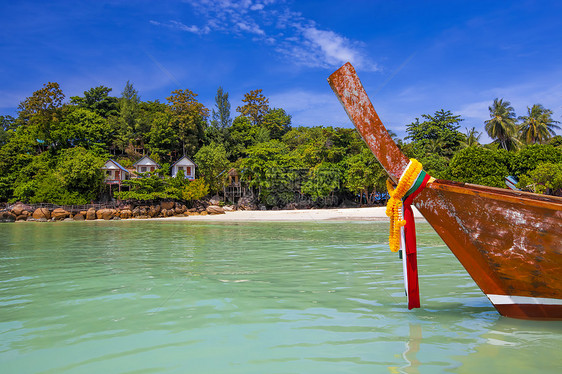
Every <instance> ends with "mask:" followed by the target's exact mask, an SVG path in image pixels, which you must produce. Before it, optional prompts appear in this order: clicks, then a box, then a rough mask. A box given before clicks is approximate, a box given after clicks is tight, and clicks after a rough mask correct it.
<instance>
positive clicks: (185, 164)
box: [172, 156, 197, 180]
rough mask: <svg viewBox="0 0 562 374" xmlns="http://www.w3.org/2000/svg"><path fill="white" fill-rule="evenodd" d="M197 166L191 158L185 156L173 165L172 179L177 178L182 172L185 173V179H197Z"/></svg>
mask: <svg viewBox="0 0 562 374" xmlns="http://www.w3.org/2000/svg"><path fill="white" fill-rule="evenodd" d="M196 167H197V165H196V164H195V162H193V161H192V160H191V159H190V158H189V157H187V156H183V157H182V158H180V159H179V160H177V161H176V162H175V163H174V164H173V165H172V177H173V178H175V177H176V176H177V175H178V174H181V173H180V171H183V175H184V177H185V178H187V179H189V180H194V179H195V168H196Z"/></svg>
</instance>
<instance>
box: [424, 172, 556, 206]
mask: <svg viewBox="0 0 562 374" xmlns="http://www.w3.org/2000/svg"><path fill="white" fill-rule="evenodd" d="M426 188H433V189H440V190H449V191H453V192H457V193H462V194H466V195H470V194H474V195H480V196H482V197H488V198H492V199H495V200H504V201H510V202H514V203H519V204H521V203H525V204H529V205H533V206H540V207H543V208H547V209H552V210H562V197H559V196H551V195H540V194H536V193H533V192H526V191H514V190H509V189H506V188H505V189H504V188H497V187H488V186H481V185H478V184H471V183H462V182H453V181H449V180H443V179H436V180H435V181H434V182H433V183H431V184H428V185H427V186H426Z"/></svg>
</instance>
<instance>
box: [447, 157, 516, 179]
mask: <svg viewBox="0 0 562 374" xmlns="http://www.w3.org/2000/svg"><path fill="white" fill-rule="evenodd" d="M509 163H510V154H509V153H508V152H507V151H505V150H503V149H499V150H491V149H486V148H482V147H468V148H465V149H463V150H461V151H459V152H458V153H457V154H456V155H455V156H454V157H453V159H452V160H451V162H450V164H449V170H448V177H449V179H452V180H454V181H458V182H464V183H474V184H480V185H484V186H491V187H505V184H504V178H505V177H506V176H508V175H509Z"/></svg>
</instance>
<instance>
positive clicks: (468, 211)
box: [328, 63, 562, 320]
mask: <svg viewBox="0 0 562 374" xmlns="http://www.w3.org/2000/svg"><path fill="white" fill-rule="evenodd" d="M328 81H329V83H330V85H331V87H332V89H333V90H334V92H335V93H336V95H337V96H338V99H339V100H340V102H341V103H342V105H343V107H344V109H345V110H346V112H347V114H348V115H349V118H350V119H351V121H352V122H353V124H354V125H355V127H356V128H357V130H358V131H359V133H360V134H361V136H362V137H363V139H364V140H365V142H366V143H367V145H368V146H369V148H370V149H371V151H372V152H373V154H374V155H375V157H376V158H377V159H378V160H379V162H380V163H381V165H382V166H383V167H384V169H385V170H386V171H387V172H388V174H389V177H390V178H391V179H392V180H393V181H394V182H397V181H398V179H399V178H400V176H401V174H402V173H403V171H404V169H405V168H406V166H407V164H408V159H407V158H406V157H405V156H404V154H403V153H402V152H401V151H400V150H399V148H398V147H397V146H396V144H395V143H394V141H393V140H392V138H391V137H390V136H389V134H388V132H387V130H386V129H385V128H384V126H383V124H382V122H381V120H380V119H379V117H378V115H377V113H376V111H375V109H374V108H373V106H372V104H371V101H370V100H369V98H368V96H367V94H366V92H365V90H364V88H363V86H362V84H361V82H360V81H359V78H358V77H357V75H356V73H355V70H354V69H353V67H352V66H351V65H350V64H349V63H347V64H345V65H344V66H342V67H341V68H340V69H338V71H336V72H335V73H333V74H332V75H331V76H330V78H329V79H328ZM413 203H414V205H415V206H416V207H417V208H418V210H419V211H420V212H421V214H422V215H423V216H424V217H425V218H426V220H427V221H428V222H429V223H430V224H431V226H432V227H433V228H434V229H435V231H436V232H437V233H438V234H439V236H440V237H441V238H442V239H443V241H444V242H445V243H446V244H447V246H448V247H449V249H450V250H451V251H452V252H453V254H454V255H455V256H456V257H457V258H458V259H459V261H460V262H461V264H462V265H463V266H464V267H465V269H466V270H467V271H468V273H469V274H470V276H471V277H472V278H473V279H474V281H475V282H476V284H477V285H478V286H479V287H480V288H481V289H482V291H483V292H484V293H485V294H486V296H488V298H489V299H490V301H491V302H492V304H493V305H494V306H495V307H496V309H497V310H498V312H499V313H500V314H502V315H504V316H508V317H514V318H524V319H549V320H562V198H558V197H553V196H544V195H537V194H532V193H527V192H521V191H512V190H506V189H498V188H491V187H485V186H476V185H467V184H462V183H455V182H450V181H442V180H437V181H434V182H433V183H430V184H428V185H427V187H426V188H425V189H424V190H423V191H422V192H421V193H420V194H419V195H418V196H417V197H416V198H415V199H414V201H413Z"/></svg>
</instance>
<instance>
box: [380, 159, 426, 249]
mask: <svg viewBox="0 0 562 374" xmlns="http://www.w3.org/2000/svg"><path fill="white" fill-rule="evenodd" d="M422 169H423V166H422V164H421V163H420V162H419V161H417V160H415V159H413V158H412V159H410V163H409V164H408V166H407V167H406V170H404V172H403V173H402V176H401V177H400V180H399V181H398V185H397V186H396V188H394V187H393V185H392V183H391V182H390V180H387V181H386V188H387V189H388V194H389V195H390V199H389V200H388V202H387V204H386V215H387V216H388V217H390V235H389V238H388V241H389V245H390V250H391V251H392V252H398V250H399V249H400V228H401V227H403V226H405V225H406V220H404V218H403V217H402V199H403V198H404V196H405V195H406V193H407V192H409V191H410V189H411V188H412V187H413V186H415V185H416V184H417V183H416V182H417V179H418V177H419V176H420V174H421V172H422V171H423V170H422Z"/></svg>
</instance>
